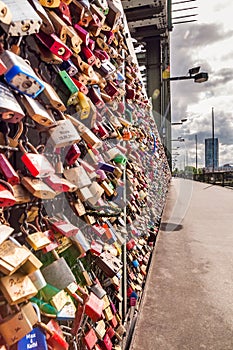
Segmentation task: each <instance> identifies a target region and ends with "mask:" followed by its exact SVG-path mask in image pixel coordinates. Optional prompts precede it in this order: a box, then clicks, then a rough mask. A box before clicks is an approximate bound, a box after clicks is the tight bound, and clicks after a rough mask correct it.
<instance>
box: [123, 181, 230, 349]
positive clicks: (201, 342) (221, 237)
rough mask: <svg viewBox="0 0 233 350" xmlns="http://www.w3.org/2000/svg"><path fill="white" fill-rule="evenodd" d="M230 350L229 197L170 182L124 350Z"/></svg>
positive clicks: (223, 191) (215, 189)
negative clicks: (147, 271) (157, 234)
mask: <svg viewBox="0 0 233 350" xmlns="http://www.w3.org/2000/svg"><path fill="white" fill-rule="evenodd" d="M199 349H207V350H232V349H233V191H232V190H230V189H226V188H222V187H218V186H212V185H209V184H203V183H198V182H193V181H190V180H184V179H173V180H172V182H171V186H170V189H169V192H168V198H167V202H166V206H165V209H164V213H163V217H162V222H161V229H160V233H159V238H158V240H157V243H156V249H155V251H154V255H153V258H152V262H151V267H150V271H149V274H148V279H147V283H146V287H145V291H144V297H143V301H142V303H141V307H140V312H139V316H138V319H137V323H136V327H135V332H134V336H133V339H132V343H131V347H130V350H199Z"/></svg>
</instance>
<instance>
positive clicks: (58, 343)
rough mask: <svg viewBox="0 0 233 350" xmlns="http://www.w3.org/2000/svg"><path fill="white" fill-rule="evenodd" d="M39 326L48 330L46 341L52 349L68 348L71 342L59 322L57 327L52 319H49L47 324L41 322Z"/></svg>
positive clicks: (65, 349) (66, 349) (64, 349)
mask: <svg viewBox="0 0 233 350" xmlns="http://www.w3.org/2000/svg"><path fill="white" fill-rule="evenodd" d="M38 326H39V327H40V328H41V329H43V330H44V331H45V332H46V341H47V344H48V345H49V346H50V348H51V349H54V350H68V348H69V344H68V343H67V342H66V340H65V338H64V336H63V334H62V331H61V328H60V327H59V325H58V324H57V325H56V327H55V325H54V323H52V324H51V321H49V323H48V324H47V325H46V324H45V323H43V322H40V323H38Z"/></svg>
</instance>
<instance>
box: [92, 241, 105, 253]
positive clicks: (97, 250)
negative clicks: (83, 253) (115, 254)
mask: <svg viewBox="0 0 233 350" xmlns="http://www.w3.org/2000/svg"><path fill="white" fill-rule="evenodd" d="M102 251H103V245H102V244H101V243H98V242H96V241H92V242H91V248H90V253H91V254H94V255H100V254H101V253H102Z"/></svg>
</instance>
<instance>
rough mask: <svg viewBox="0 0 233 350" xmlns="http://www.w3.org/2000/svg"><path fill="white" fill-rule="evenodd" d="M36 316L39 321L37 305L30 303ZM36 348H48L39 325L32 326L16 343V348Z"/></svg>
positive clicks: (41, 349) (46, 349)
mask: <svg viewBox="0 0 233 350" xmlns="http://www.w3.org/2000/svg"><path fill="white" fill-rule="evenodd" d="M32 305H33V308H34V309H35V311H36V313H37V317H38V322H41V315H40V309H39V307H38V305H36V304H35V303H32ZM30 348H37V349H40V350H48V346H47V342H46V336H45V333H44V332H42V330H41V329H40V328H39V327H35V328H33V329H32V330H31V331H30V332H29V333H27V334H26V335H25V336H24V337H23V338H21V339H20V340H19V341H18V343H17V350H27V349H30Z"/></svg>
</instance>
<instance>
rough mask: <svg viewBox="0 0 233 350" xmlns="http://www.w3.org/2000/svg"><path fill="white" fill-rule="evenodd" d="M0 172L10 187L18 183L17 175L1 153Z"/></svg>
mask: <svg viewBox="0 0 233 350" xmlns="http://www.w3.org/2000/svg"><path fill="white" fill-rule="evenodd" d="M0 172H1V173H2V174H3V176H4V177H5V180H6V181H7V182H9V184H11V185H12V186H13V185H17V184H19V183H20V178H19V175H18V174H17V173H16V171H15V169H14V168H13V166H12V165H11V163H10V162H9V160H8V159H7V158H6V156H5V154H3V153H0ZM13 191H14V189H13Z"/></svg>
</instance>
